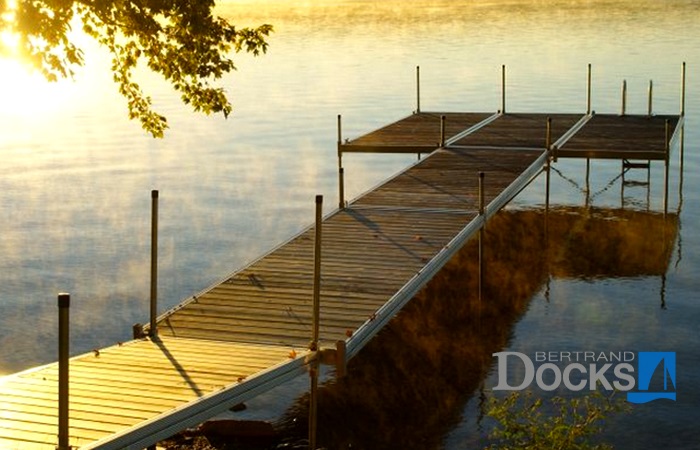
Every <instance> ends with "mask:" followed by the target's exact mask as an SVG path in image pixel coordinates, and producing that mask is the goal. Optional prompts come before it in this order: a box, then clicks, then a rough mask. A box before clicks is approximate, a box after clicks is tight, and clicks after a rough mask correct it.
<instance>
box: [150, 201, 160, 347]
mask: <svg viewBox="0 0 700 450" xmlns="http://www.w3.org/2000/svg"><path fill="white" fill-rule="evenodd" d="M157 317H158V191H157V190H153V191H151V314H150V319H151V320H150V327H149V329H148V334H149V335H150V336H151V337H153V336H156V335H157V334H158V330H157V328H156V318H157Z"/></svg>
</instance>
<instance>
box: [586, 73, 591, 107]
mask: <svg viewBox="0 0 700 450" xmlns="http://www.w3.org/2000/svg"><path fill="white" fill-rule="evenodd" d="M586 114H587V115H590V114H591V64H590V63H588V81H587V83H586Z"/></svg>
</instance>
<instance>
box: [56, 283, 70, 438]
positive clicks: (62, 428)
mask: <svg viewBox="0 0 700 450" xmlns="http://www.w3.org/2000/svg"><path fill="white" fill-rule="evenodd" d="M69 322H70V294H65V293H64V294H58V446H57V447H56V448H57V450H69V449H70V445H69V436H68V416H69V411H70V408H69V376H70V375H69V359H68V358H69V354H70V323H69Z"/></svg>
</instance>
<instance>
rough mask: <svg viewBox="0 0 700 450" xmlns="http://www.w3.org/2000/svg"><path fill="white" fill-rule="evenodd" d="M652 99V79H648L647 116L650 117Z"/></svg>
mask: <svg viewBox="0 0 700 450" xmlns="http://www.w3.org/2000/svg"><path fill="white" fill-rule="evenodd" d="M653 99H654V81H653V80H649V99H648V100H647V116H649V117H651V113H652V111H653V107H652V106H653V101H654V100H653Z"/></svg>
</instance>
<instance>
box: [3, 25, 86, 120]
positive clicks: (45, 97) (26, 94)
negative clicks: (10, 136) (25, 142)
mask: <svg viewBox="0 0 700 450" xmlns="http://www.w3.org/2000/svg"><path fill="white" fill-rule="evenodd" d="M18 46H19V36H18V35H17V34H15V33H13V32H11V31H9V30H3V31H0V115H3V116H6V115H16V116H32V115H36V114H43V113H47V112H54V111H57V110H60V109H61V107H62V106H63V105H65V103H66V102H68V101H70V87H71V85H72V84H73V83H72V82H71V81H70V80H61V81H58V82H53V83H52V82H49V81H48V80H46V79H45V78H44V76H43V75H42V74H41V73H39V72H38V71H37V70H35V69H33V68H32V67H31V66H30V65H29V63H27V62H25V61H22V58H21V56H20V54H19V53H20V52H19V51H18Z"/></svg>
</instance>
